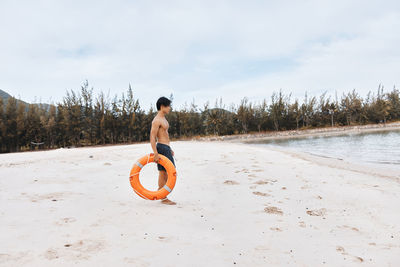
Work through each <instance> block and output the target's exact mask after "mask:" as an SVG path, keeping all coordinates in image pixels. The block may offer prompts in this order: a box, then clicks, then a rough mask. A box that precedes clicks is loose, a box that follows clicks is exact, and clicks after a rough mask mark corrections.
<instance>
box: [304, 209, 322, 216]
mask: <svg viewBox="0 0 400 267" xmlns="http://www.w3.org/2000/svg"><path fill="white" fill-rule="evenodd" d="M306 212H307V214H308V215H310V216H324V215H325V214H326V209H325V208H322V209H319V210H307V211H306Z"/></svg>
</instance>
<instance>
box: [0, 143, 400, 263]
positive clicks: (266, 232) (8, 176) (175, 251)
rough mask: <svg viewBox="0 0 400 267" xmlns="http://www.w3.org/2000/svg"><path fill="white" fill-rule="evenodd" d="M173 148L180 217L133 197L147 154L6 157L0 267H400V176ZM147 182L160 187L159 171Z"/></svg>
mask: <svg viewBox="0 0 400 267" xmlns="http://www.w3.org/2000/svg"><path fill="white" fill-rule="evenodd" d="M171 147H172V149H173V150H174V151H175V159H176V165H177V171H178V178H177V183H176V186H175V188H174V190H173V191H172V193H171V194H170V195H169V197H170V199H171V200H173V201H176V202H177V205H176V206H167V205H163V204H161V203H160V202H159V201H147V200H143V199H141V198H140V197H139V196H137V195H136V194H135V193H134V192H133V190H132V188H131V186H130V183H129V172H130V169H131V168H132V166H133V163H134V162H135V161H136V160H137V159H138V158H139V157H141V156H143V155H145V154H147V153H149V152H150V145H149V144H134V145H121V146H107V147H92V148H90V147H88V148H74V149H57V150H52V151H41V152H28V153H13V154H1V155H0V198H1V200H0V215H1V217H0V236H1V242H0V266H323V265H326V266H399V265H400V204H399V203H400V183H399V179H400V177H399V174H397V173H395V172H390V171H388V172H387V173H384V172H383V171H377V170H375V171H374V170H372V169H371V170H369V169H366V168H362V167H356V166H354V167H349V166H348V165H349V164H348V165H346V166H344V165H343V164H342V163H340V162H335V161H333V160H332V159H323V160H317V159H316V158H313V157H308V156H305V155H301V154H299V153H293V152H287V151H279V150H276V149H267V148H265V147H261V146H257V145H250V144H243V143H238V142H235V143H233V142H226V141H224V142H222V141H213V142H206V141H177V142H172V143H171ZM142 172H143V174H142V175H141V179H142V180H143V184H145V185H147V186H152V185H153V184H154V187H155V185H156V183H157V178H156V176H155V175H156V174H157V172H156V167H155V165H148V166H146V167H145V168H144V169H143V171H142ZM153 189H154V188H153Z"/></svg>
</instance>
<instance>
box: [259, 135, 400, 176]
mask: <svg viewBox="0 0 400 267" xmlns="http://www.w3.org/2000/svg"><path fill="white" fill-rule="evenodd" d="M257 143H261V144H264V145H268V146H279V147H286V148H290V149H292V150H298V151H301V152H306V153H310V154H313V155H318V156H324V157H332V158H338V159H343V160H347V161H350V162H357V163H366V164H373V165H379V166H380V167H382V166H387V167H390V168H391V169H399V170H400V130H392V131H379V132H372V133H356V134H344V135H340V136H329V137H306V138H295V139H286V140H267V141H261V142H257Z"/></svg>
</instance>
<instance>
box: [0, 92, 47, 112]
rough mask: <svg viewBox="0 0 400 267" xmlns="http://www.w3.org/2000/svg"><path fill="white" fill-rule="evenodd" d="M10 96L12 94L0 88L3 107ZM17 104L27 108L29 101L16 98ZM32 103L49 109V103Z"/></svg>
mask: <svg viewBox="0 0 400 267" xmlns="http://www.w3.org/2000/svg"><path fill="white" fill-rule="evenodd" d="M10 97H12V95H10V94H9V93H7V92H6V91H3V90H1V89H0V98H3V102H4V108H5V107H6V106H7V102H8V99H9V98H10ZM19 104H23V105H25V107H26V109H28V106H29V103H27V102H25V101H22V100H20V99H17V105H19ZM34 105H37V106H42V107H43V108H44V109H45V110H49V108H50V106H51V105H50V104H46V103H34Z"/></svg>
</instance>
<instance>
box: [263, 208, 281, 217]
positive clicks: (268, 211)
mask: <svg viewBox="0 0 400 267" xmlns="http://www.w3.org/2000/svg"><path fill="white" fill-rule="evenodd" d="M264 211H265V212H266V213H270V214H277V215H283V212H282V210H280V209H279V208H277V207H272V206H269V207H265V208H264Z"/></svg>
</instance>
